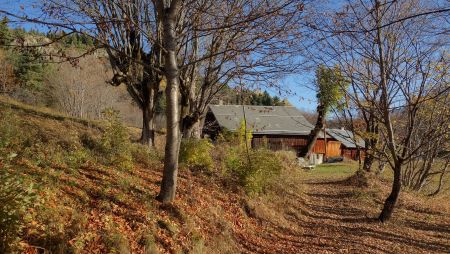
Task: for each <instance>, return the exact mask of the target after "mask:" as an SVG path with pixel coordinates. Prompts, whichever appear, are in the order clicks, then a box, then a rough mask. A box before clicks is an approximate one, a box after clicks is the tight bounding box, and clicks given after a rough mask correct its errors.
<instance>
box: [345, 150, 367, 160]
mask: <svg viewBox="0 0 450 254" xmlns="http://www.w3.org/2000/svg"><path fill="white" fill-rule="evenodd" d="M359 154H360V157H361V160H364V157H365V151H363V150H359ZM342 157H345V158H347V159H352V160H355V161H356V160H358V159H359V158H358V157H359V156H358V150H357V149H356V148H343V149H342Z"/></svg>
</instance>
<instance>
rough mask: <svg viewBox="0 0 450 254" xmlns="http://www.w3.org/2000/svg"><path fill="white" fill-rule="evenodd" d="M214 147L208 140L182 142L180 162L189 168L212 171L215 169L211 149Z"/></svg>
mask: <svg viewBox="0 0 450 254" xmlns="http://www.w3.org/2000/svg"><path fill="white" fill-rule="evenodd" d="M213 147H214V146H213V145H212V144H211V142H210V141H209V140H208V139H186V140H183V141H182V142H181V148H180V162H181V163H185V164H186V165H187V166H188V167H190V168H194V169H200V170H210V169H212V167H213V159H212V157H211V149H212V148H213Z"/></svg>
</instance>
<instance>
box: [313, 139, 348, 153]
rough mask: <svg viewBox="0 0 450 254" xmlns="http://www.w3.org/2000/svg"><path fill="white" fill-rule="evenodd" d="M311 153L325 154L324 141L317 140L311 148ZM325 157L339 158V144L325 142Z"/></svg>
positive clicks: (329, 141)
mask: <svg viewBox="0 0 450 254" xmlns="http://www.w3.org/2000/svg"><path fill="white" fill-rule="evenodd" d="M313 153H321V154H325V140H323V139H318V140H317V141H316V143H315V144H314V147H313ZM326 153H327V154H326V156H327V157H338V156H341V142H339V141H335V140H327V149H326Z"/></svg>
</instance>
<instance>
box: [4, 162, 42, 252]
mask: <svg viewBox="0 0 450 254" xmlns="http://www.w3.org/2000/svg"><path fill="white" fill-rule="evenodd" d="M0 183H1V184H0V253H11V252H14V251H15V250H16V249H17V247H18V242H19V241H20V233H21V231H22V228H23V227H24V224H25V222H24V216H25V214H26V211H27V209H28V208H29V207H30V206H31V205H32V204H34V203H35V200H36V195H35V192H34V190H33V185H32V184H27V183H25V181H23V179H21V178H18V177H16V176H13V175H11V174H10V173H8V172H7V171H6V169H0Z"/></svg>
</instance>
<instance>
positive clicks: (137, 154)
mask: <svg viewBox="0 0 450 254" xmlns="http://www.w3.org/2000/svg"><path fill="white" fill-rule="evenodd" d="M131 156H132V157H133V160H134V161H135V162H137V163H140V164H142V165H144V166H146V167H150V166H151V165H152V164H153V163H155V162H156V161H158V160H160V158H159V156H158V154H157V153H156V151H155V150H154V149H153V150H152V149H150V148H149V147H148V146H146V145H141V144H133V145H132V147H131Z"/></svg>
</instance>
